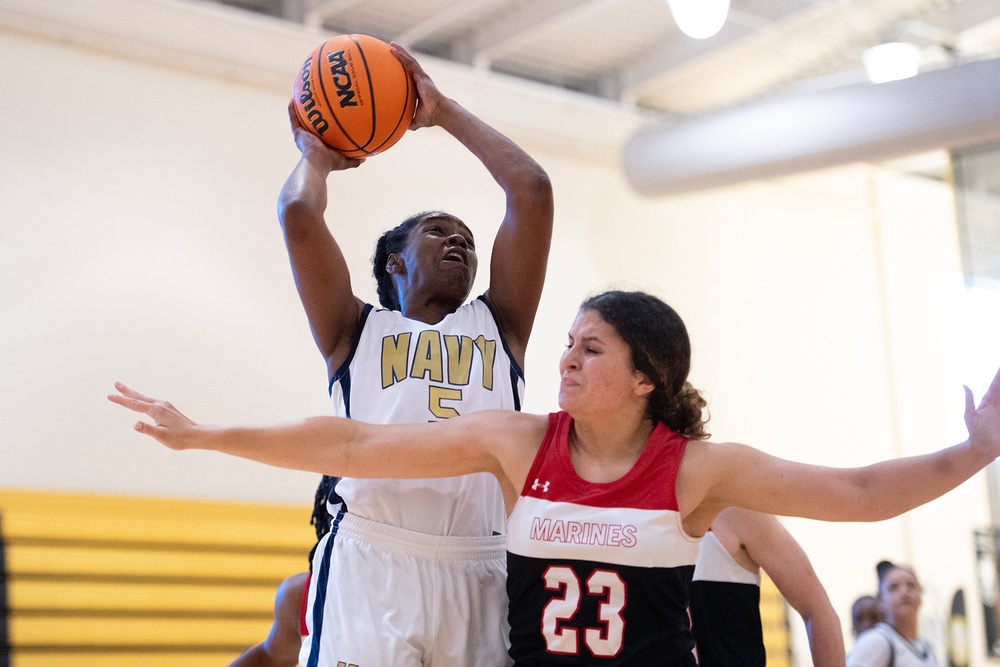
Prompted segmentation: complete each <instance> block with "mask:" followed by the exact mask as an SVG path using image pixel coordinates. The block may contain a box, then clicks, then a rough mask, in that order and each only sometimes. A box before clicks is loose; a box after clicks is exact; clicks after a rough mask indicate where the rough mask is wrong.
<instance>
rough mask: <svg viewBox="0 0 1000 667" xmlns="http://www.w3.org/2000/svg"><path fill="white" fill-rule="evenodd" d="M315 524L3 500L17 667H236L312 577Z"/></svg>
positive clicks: (173, 503)
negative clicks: (281, 597) (302, 576)
mask: <svg viewBox="0 0 1000 667" xmlns="http://www.w3.org/2000/svg"><path fill="white" fill-rule="evenodd" d="M312 492H313V489H303V497H304V498H308V497H311V496H312ZM311 513H312V510H311V508H310V507H309V506H308V505H304V506H301V507H292V506H274V505H263V504H251V503H232V502H212V501H194V500H177V499H167V498H147V497H132V496H121V495H104V494H83V493H61V492H49V491H30V490H20V489H0V527H2V530H3V539H4V542H5V544H6V567H7V585H8V591H7V593H8V606H9V639H10V644H11V660H12V667H34V666H36V665H37V666H41V665H45V667H60V666H61V665H74V667H89V666H90V665H94V666H96V665H116V667H132V665H136V666H138V665H143V666H144V667H148V666H155V665H185V666H186V667H187V666H190V667H201V665H205V666H206V667H207V666H208V665H214V666H218V665H224V664H227V663H228V662H229V661H231V660H232V659H233V658H235V657H236V656H237V655H238V654H239V653H241V652H242V651H243V650H244V649H246V648H247V647H249V646H251V645H253V644H256V643H257V642H259V641H261V640H262V639H264V637H266V636H267V632H268V630H269V628H270V625H271V619H272V615H273V607H274V593H275V589H276V588H277V586H278V584H279V583H280V582H281V580H282V579H284V578H285V577H287V576H289V575H291V574H295V573H296V572H303V571H305V570H306V569H307V568H308V562H307V555H308V553H309V550H310V549H311V548H312V545H313V543H314V542H315V538H316V536H315V532H314V529H313V527H312V526H310V525H309V517H310V514H311Z"/></svg>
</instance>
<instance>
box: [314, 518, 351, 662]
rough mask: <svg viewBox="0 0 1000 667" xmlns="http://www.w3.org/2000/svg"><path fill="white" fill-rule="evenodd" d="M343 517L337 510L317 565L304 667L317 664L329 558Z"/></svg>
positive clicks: (328, 573) (328, 578)
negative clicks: (307, 658) (310, 635)
mask: <svg viewBox="0 0 1000 667" xmlns="http://www.w3.org/2000/svg"><path fill="white" fill-rule="evenodd" d="M343 518H344V512H343V510H341V511H340V512H337V518H336V519H334V520H333V525H331V526H330V538H329V539H328V540H327V541H326V546H325V547H324V549H323V560H322V561H321V562H320V566H319V576H318V577H317V578H316V598H315V600H314V601H313V608H312V617H313V624H312V637H311V638H310V640H311V646H310V648H309V661H308V663H306V667H317V665H318V664H319V640H320V636H321V635H322V634H323V611H324V609H326V588H327V585H329V583H330V559H331V557H332V555H333V543H334V541H335V540H336V539H337V530H338V529H339V528H340V521H341V520H342V519H343Z"/></svg>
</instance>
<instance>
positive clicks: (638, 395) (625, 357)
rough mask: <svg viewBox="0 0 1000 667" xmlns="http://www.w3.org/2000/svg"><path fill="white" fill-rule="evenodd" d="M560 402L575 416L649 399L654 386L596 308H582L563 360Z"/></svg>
mask: <svg viewBox="0 0 1000 667" xmlns="http://www.w3.org/2000/svg"><path fill="white" fill-rule="evenodd" d="M559 374H560V376H561V381H560V383H559V406H560V407H561V408H562V409H563V410H566V411H567V412H569V413H570V414H571V415H573V417H574V418H575V419H579V418H580V417H586V416H587V415H597V414H601V413H608V412H609V411H611V412H614V411H618V410H620V408H622V407H624V405H625V404H626V403H629V404H631V403H634V402H635V401H639V402H640V403H643V404H644V402H645V400H646V399H645V396H646V394H647V393H648V391H649V389H650V388H651V387H650V386H649V384H648V381H647V380H646V376H645V375H643V374H642V373H640V372H639V371H637V370H635V369H634V368H633V367H632V352H631V350H630V349H629V347H628V344H626V343H625V341H624V340H622V338H621V336H619V335H618V332H617V331H615V328H614V327H613V326H611V325H610V324H608V323H607V322H606V321H605V320H604V318H603V317H601V316H600V315H599V314H598V313H597V312H595V311H592V310H581V311H580V312H579V313H578V314H577V316H576V320H575V321H574V322H573V326H572V327H571V328H570V330H569V342H568V343H567V345H566V350H565V352H563V355H562V359H561V360H560V362H559Z"/></svg>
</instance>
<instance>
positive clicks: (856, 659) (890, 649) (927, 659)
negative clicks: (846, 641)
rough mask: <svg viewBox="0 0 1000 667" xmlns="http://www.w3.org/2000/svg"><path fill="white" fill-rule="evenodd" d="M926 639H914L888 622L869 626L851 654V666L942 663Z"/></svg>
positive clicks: (930, 665) (927, 666) (932, 666)
mask: <svg viewBox="0 0 1000 667" xmlns="http://www.w3.org/2000/svg"><path fill="white" fill-rule="evenodd" d="M941 665H942V663H941V662H939V661H938V659H937V656H935V655H934V649H933V648H931V645H930V643H928V642H927V641H926V640H923V639H918V640H917V641H915V642H911V641H909V640H908V639H906V638H905V637H903V636H902V635H901V634H899V633H898V632H896V630H895V629H894V628H893V627H892V626H891V625H889V624H888V623H884V622H883V623H879V624H878V625H876V626H875V627H874V628H870V629H868V630H865V631H864V632H862V633H861V634H860V635H858V638H857V639H855V640H854V647H853V648H852V649H851V652H850V653H848V654H847V667H941Z"/></svg>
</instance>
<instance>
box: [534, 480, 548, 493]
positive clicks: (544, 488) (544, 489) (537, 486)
mask: <svg viewBox="0 0 1000 667" xmlns="http://www.w3.org/2000/svg"><path fill="white" fill-rule="evenodd" d="M551 483H552V482H548V481H546V482H545V484H541V483H539V481H538V478H537V477H536V478H535V481H534V483H533V484H532V485H531V490H532V491H537V490H538V489H541V490H542V493H548V492H549V484H551Z"/></svg>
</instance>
